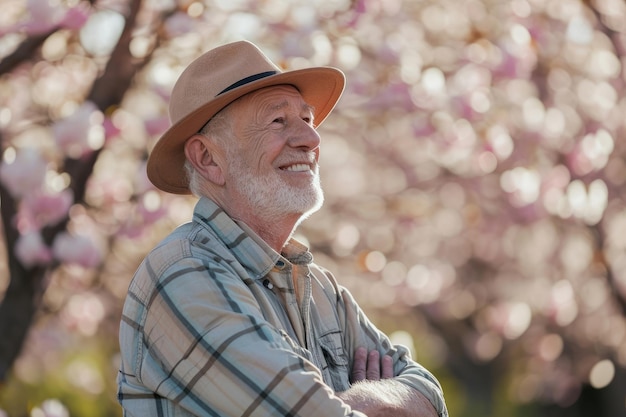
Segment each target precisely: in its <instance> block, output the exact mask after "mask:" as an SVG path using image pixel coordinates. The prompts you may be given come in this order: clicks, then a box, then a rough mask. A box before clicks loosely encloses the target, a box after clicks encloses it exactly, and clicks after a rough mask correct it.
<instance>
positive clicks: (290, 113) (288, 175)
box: [226, 86, 323, 220]
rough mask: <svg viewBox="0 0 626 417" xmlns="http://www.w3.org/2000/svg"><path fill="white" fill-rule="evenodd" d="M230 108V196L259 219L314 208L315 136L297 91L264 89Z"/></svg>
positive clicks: (318, 197)
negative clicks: (232, 135) (231, 131)
mask: <svg viewBox="0 0 626 417" xmlns="http://www.w3.org/2000/svg"><path fill="white" fill-rule="evenodd" d="M231 106H232V109H231V112H230V114H231V116H232V117H233V119H234V120H233V134H234V138H232V142H229V146H228V148H227V150H226V158H227V159H226V160H227V161H228V167H227V168H226V171H227V172H226V187H227V189H228V191H229V192H230V193H231V196H232V198H234V199H236V200H238V201H237V203H238V204H244V205H246V207H248V208H249V209H251V210H254V213H255V215H257V216H258V217H260V218H261V219H264V220H270V219H277V218H279V217H280V216H286V215H293V214H298V215H300V216H303V217H304V216H305V215H307V214H310V213H312V212H314V211H315V210H317V209H319V207H320V206H321V204H322V202H323V194H322V190H321V186H320V181H319V172H318V165H317V162H318V158H319V144H320V137H319V134H318V133H317V131H316V130H315V129H314V128H313V112H312V109H311V108H310V106H308V105H307V104H306V103H305V102H304V100H303V99H302V96H301V95H300V93H299V92H298V91H297V90H296V89H295V88H294V87H292V86H276V87H268V88H265V89H261V90H258V91H255V92H253V93H250V94H248V95H246V96H244V97H242V98H241V99H239V100H238V101H236V102H235V103H233V104H231ZM277 216H278V217H277Z"/></svg>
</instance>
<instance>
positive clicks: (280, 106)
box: [270, 100, 315, 115]
mask: <svg viewBox="0 0 626 417" xmlns="http://www.w3.org/2000/svg"><path fill="white" fill-rule="evenodd" d="M288 105H289V102H288V101H287V100H284V101H281V102H280V103H276V104H274V105H272V106H270V111H276V110H281V109H284V108H285V107H287V106H288ZM302 110H305V111H308V112H310V113H311V114H312V115H315V107H313V106H311V105H310V104H308V103H304V104H302Z"/></svg>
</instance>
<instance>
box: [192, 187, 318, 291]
mask: <svg viewBox="0 0 626 417" xmlns="http://www.w3.org/2000/svg"><path fill="white" fill-rule="evenodd" d="M193 217H194V221H195V222H196V223H199V224H202V225H205V227H207V228H209V229H210V230H211V231H212V232H213V234H215V235H216V236H217V237H218V238H219V239H220V240H221V241H222V242H223V243H224V244H225V245H226V246H227V247H228V248H229V249H230V250H231V251H232V253H233V256H234V257H235V258H236V259H237V261H238V262H239V263H240V264H242V265H243V266H244V267H246V269H248V270H250V271H251V273H252V275H254V276H253V277H252V278H254V279H259V278H261V277H264V276H265V275H267V274H268V273H269V271H270V270H271V269H272V268H273V267H274V265H276V264H277V263H280V262H283V263H284V262H285V261H287V262H290V263H294V264H309V263H311V262H312V261H313V256H312V255H311V252H309V249H308V248H307V247H306V246H305V245H304V244H302V243H300V242H298V241H297V240H296V239H290V240H289V241H288V242H287V244H286V245H285V247H284V248H283V254H282V255H281V254H279V253H278V252H276V251H275V250H274V249H272V248H271V247H270V246H269V245H268V244H267V243H265V241H264V240H263V239H261V238H260V237H259V236H258V235H257V234H256V233H255V232H254V231H253V230H252V229H251V228H250V227H248V225H246V224H245V223H244V222H241V221H236V220H233V219H232V218H231V217H229V216H228V214H226V212H225V211H224V210H222V209H221V208H220V207H219V206H218V205H217V204H216V203H215V202H214V201H212V200H211V199H209V198H206V197H202V198H200V200H199V201H198V203H197V204H196V207H195V209H194V214H193Z"/></svg>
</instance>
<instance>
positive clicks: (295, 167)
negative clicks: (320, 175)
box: [286, 164, 310, 172]
mask: <svg viewBox="0 0 626 417" xmlns="http://www.w3.org/2000/svg"><path fill="white" fill-rule="evenodd" d="M309 169H310V168H309V166H308V165H307V164H295V165H289V166H288V167H287V169H286V170H287V171H295V172H302V171H308V170H309Z"/></svg>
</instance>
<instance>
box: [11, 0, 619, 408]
mask: <svg viewBox="0 0 626 417" xmlns="http://www.w3.org/2000/svg"><path fill="white" fill-rule="evenodd" d="M2 7H3V13H2V15H0V33H2V35H3V36H2V37H1V38H0V57H2V61H0V103H1V104H0V143H1V145H2V152H3V161H2V163H0V168H4V169H5V172H4V174H2V171H1V170H0V174H2V175H0V179H2V184H3V186H2V188H1V189H0V191H1V192H2V194H0V195H1V196H2V211H3V223H4V224H3V226H4V237H5V240H4V247H3V248H4V251H3V253H4V252H5V251H6V255H0V256H4V258H0V288H6V289H7V290H6V294H10V292H9V290H11V291H13V290H15V289H16V288H17V290H18V292H17V293H20V292H19V290H20V289H21V288H22V287H21V286H20V285H19V284H20V283H23V282H30V277H35V276H36V277H39V279H38V280H35V283H36V284H37V285H36V286H35V288H34V290H33V289H32V288H31V290H32V293H29V294H31V295H33V296H31V297H30V298H29V299H28V300H29V301H28V302H33V303H34V305H35V307H36V310H35V311H36V314H35V315H34V316H33V318H32V321H28V320H26V321H24V323H23V324H22V322H20V321H19V320H20V318H21V317H22V316H21V315H20V314H15V315H11V316H10V317H9V316H8V315H6V316H4V317H0V324H2V323H1V322H2V321H5V322H6V321H14V322H15V323H14V324H17V325H18V326H22V328H24V329H29V332H28V333H27V336H26V339H25V341H24V343H23V344H22V343H21V342H22V340H21V339H20V337H21V336H19V332H15V335H16V336H11V338H10V340H8V341H7V339H5V341H4V342H2V343H5V344H9V342H13V341H15V343H13V346H18V347H19V348H20V355H19V357H17V359H16V360H15V362H13V361H12V359H11V358H10V357H9V356H8V355H7V357H5V358H0V359H2V361H3V363H6V362H9V363H11V364H12V365H13V366H12V368H11V369H12V372H11V373H10V374H8V375H7V377H6V378H5V381H4V382H3V383H2V385H1V386H0V387H1V391H0V409H4V410H6V412H7V413H8V415H10V416H27V415H31V416H33V417H38V416H43V415H46V416H53V415H55V416H57V415H58V416H63V415H72V416H80V415H88V416H105V415H106V416H111V415H119V414H120V410H119V408H118V406H117V404H116V399H115V384H114V377H115V374H116V369H117V322H118V320H119V316H120V309H121V305H122V302H123V298H124V295H125V292H126V287H127V285H128V282H129V280H130V277H131V276H132V273H133V271H134V269H135V268H136V267H137V265H138V264H139V262H140V261H141V259H142V257H143V255H144V254H145V253H146V252H147V251H148V250H149V249H150V248H151V247H152V246H153V245H154V244H155V243H156V242H158V241H159V240H160V239H161V238H162V237H163V236H165V234H166V233H167V232H168V231H169V230H171V229H172V228H173V227H175V226H176V225H177V224H179V223H181V222H183V221H186V220H187V219H188V218H189V215H190V212H191V210H192V207H193V199H191V198H188V197H181V196H172V195H165V194H162V193H160V192H157V191H156V190H154V189H153V188H152V187H151V185H150V184H149V183H148V182H147V180H146V178H145V173H144V163H145V158H146V154H147V150H149V149H150V147H151V146H152V144H153V143H154V141H155V140H156V139H157V138H158V137H159V134H160V133H161V132H162V131H163V130H164V129H165V128H166V127H167V97H168V93H169V91H170V89H171V87H172V84H173V82H174V80H175V79H176V77H177V75H178V74H179V73H180V71H182V69H183V68H184V67H185V66H186V65H187V64H188V63H189V62H190V60H192V59H193V58H195V57H196V56H198V55H199V54H200V53H201V52H203V51H205V50H208V49H210V48H212V47H214V46H217V45H219V44H222V43H225V42H228V41H233V40H237V39H241V38H246V39H249V40H251V41H253V42H255V43H257V44H258V45H259V46H260V47H261V48H262V49H263V50H264V51H266V52H267V54H268V55H269V56H270V57H271V58H272V59H274V60H275V61H276V62H279V63H280V64H281V65H283V66H284V67H286V68H292V69H293V68H300V67H306V66H310V65H332V66H336V67H339V68H341V69H342V70H344V71H345V72H346V74H347V78H348V84H347V89H346V92H345V94H344V96H343V98H342V100H341V101H340V103H339V105H338V107H337V109H336V110H335V112H334V113H333V115H332V116H331V117H330V118H329V119H328V121H326V122H325V123H324V125H322V126H321V127H320V132H321V134H322V138H323V141H322V156H321V163H322V181H323V184H324V189H325V192H326V203H325V206H324V208H323V209H322V210H321V211H320V212H318V213H316V214H315V215H313V216H312V217H311V218H310V219H309V220H307V221H306V222H305V223H303V225H302V226H301V228H300V229H299V232H298V237H299V238H301V239H303V240H305V241H307V242H308V243H309V244H310V246H311V248H312V250H313V252H314V254H315V256H316V260H317V262H318V263H320V264H322V265H324V266H326V267H328V268H329V269H330V270H331V271H333V272H334V274H335V275H336V276H337V277H338V278H339V280H340V281H341V282H342V283H344V284H345V285H346V286H347V287H349V288H350V289H351V290H352V291H353V293H354V294H355V296H356V297H357V299H358V300H360V302H361V303H362V305H363V306H364V308H365V309H366V310H367V311H368V313H369V314H370V315H371V317H372V318H373V320H374V321H375V322H376V323H378V324H379V326H380V327H381V328H382V329H384V330H386V331H387V332H389V333H391V334H393V337H394V339H395V340H397V341H399V342H402V343H405V344H407V345H409V346H412V348H413V350H414V353H415V356H416V358H417V359H418V360H419V361H420V362H422V363H424V364H425V365H426V366H427V367H429V368H430V369H432V370H433V371H434V373H435V374H436V375H438V376H439V377H440V378H441V381H442V383H443V385H444V389H445V391H446V397H447V401H448V403H449V408H450V412H451V415H453V416H456V417H473V416H481V417H484V416H500V415H507V416H513V417H516V416H517V417H526V416H546V417H547V416H551V417H552V416H566V415H567V416H569V417H576V416H581V417H582V416H590V415H594V416H596V417H602V416H617V415H624V414H625V412H626V319H625V315H626V268H624V266H625V265H626V251H625V249H626V207H625V204H624V201H623V198H622V196H623V195H624V191H625V188H626V144H625V143H624V140H623V139H624V136H625V133H626V122H625V119H626V118H625V116H626V98H625V94H624V92H625V91H626V90H625V87H626V86H625V83H626V71H625V69H624V65H625V64H626V54H625V48H626V28H625V27H624V24H623V22H624V21H625V19H626V4H625V3H624V2H623V0H595V1H591V0H587V1H583V0H511V1H508V0H415V1H411V0H405V1H402V0H355V1H348V0H333V1H325V0H308V1H303V0H302V1H301V0H292V1H282V0H256V1H255V0H229V1H224V0H205V1H193V0H184V1H183V0H180V1H174V0H144V1H143V2H141V1H139V0H135V1H131V0H101V1H92V2H78V0H61V1H59V2H54V4H53V3H52V2H50V3H49V2H48V1H47V0H28V1H26V2H24V1H22V0H3V4H2ZM125 22H126V25H127V26H126V29H125V30H123V28H124V24H125ZM86 101H89V102H90V103H93V104H89V103H87V105H85V104H84V103H85V102H86ZM33 149H34V150H36V155H35V156H36V157H35V156H33V154H28V153H27V151H28V150H33ZM23 155H31V156H30V157H28V158H26V157H22V156H23ZM38 158H41V159H38ZM15 161H19V163H16V162H15ZM23 161H26V162H23ZM33 161H34V162H33ZM38 161H44V164H41V163H38ZM29 164H31V165H29ZM42 165H43V166H45V169H44V170H43V171H42V172H41V174H40V177H39V178H40V182H37V178H35V174H36V173H37V172H38V169H37V167H41V166H42ZM33 167H34V168H33ZM20 168H21V169H20ZM24 171H25V172H24ZM83 185H84V187H82V186H83ZM32 187H35V188H36V190H35V189H33V188H32ZM31 189H33V191H32V192H31V191H30V190H31ZM66 190H71V193H70V194H69V195H70V197H69V198H73V200H70V201H69V202H70V203H71V204H69V205H68V206H67V207H66V206H65V205H64V204H65V203H66V202H68V199H67V198H68V197H67V195H68V194H63V192H64V191H66ZM25 191H28V192H25ZM38 193H41V194H44V197H45V198H44V197H42V198H39V199H34V198H30V199H29V198H28V196H29V195H32V194H36V195H38ZM64 216H65V217H64ZM59 219H62V220H59ZM58 225H60V226H58ZM66 232H67V233H69V235H72V236H75V235H82V236H83V237H84V236H86V237H88V238H89V241H85V240H74V241H71V240H64V241H63V242H65V243H64V244H63V245H61V244H58V245H57V246H60V248H55V245H54V242H55V241H57V239H59V241H61V240H60V236H62V235H63V236H64V237H65V239H67V236H65V235H64V234H65V233H66ZM68 242H69V243H68ZM87 243H88V244H87ZM2 244H3V243H2V242H0V247H2ZM72 245H73V246H72ZM68 247H70V248H71V250H67V248H68ZM86 247H92V248H95V249H96V251H94V250H89V251H86V250H83V249H84V248H86ZM64 248H65V249H66V250H61V249H64ZM97 254H100V256H101V257H98V256H96V255H97ZM96 261H99V262H96ZM96 264H97V265H96ZM94 265H96V266H94ZM16 271H17V272H16ZM0 298H2V297H1V293H0ZM8 301H11V300H9V297H8V296H5V297H4V300H3V303H4V306H5V307H6V306H7V305H8ZM16 304H18V305H23V302H20V303H16ZM5 311H9V312H10V311H12V310H11V309H10V308H7V310H5ZM3 314H5V313H3ZM13 334H14V333H11V335H13ZM3 337H4V336H3ZM9 347H11V346H9ZM3 352H5V351H4V350H3ZM0 356H1V355H0ZM0 368H1V367H0ZM0 370H1V369H0ZM50 399H53V400H57V401H56V402H54V401H52V402H50ZM46 400H48V402H46ZM64 413H65V414H64ZM1 414H2V412H0V415H1Z"/></svg>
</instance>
